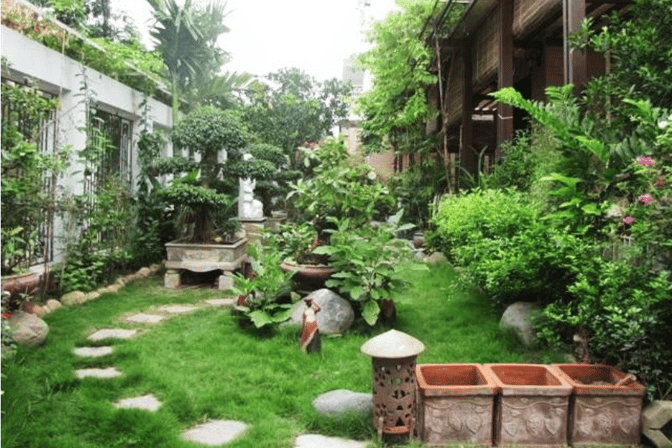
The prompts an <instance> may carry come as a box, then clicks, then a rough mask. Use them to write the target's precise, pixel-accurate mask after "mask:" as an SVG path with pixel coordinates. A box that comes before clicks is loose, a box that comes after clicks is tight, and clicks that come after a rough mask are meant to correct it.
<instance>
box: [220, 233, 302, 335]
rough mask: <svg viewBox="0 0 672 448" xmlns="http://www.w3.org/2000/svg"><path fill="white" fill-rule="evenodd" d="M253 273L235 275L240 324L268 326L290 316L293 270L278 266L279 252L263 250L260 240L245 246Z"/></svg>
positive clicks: (236, 309) (294, 297) (256, 326)
mask: <svg viewBox="0 0 672 448" xmlns="http://www.w3.org/2000/svg"><path fill="white" fill-rule="evenodd" d="M248 253H249V255H250V257H251V258H252V260H253V261H252V270H253V272H254V275H253V276H251V278H246V277H245V276H243V275H240V274H236V275H235V286H234V288H233V291H234V292H235V293H236V294H237V295H238V299H237V301H236V306H235V312H236V316H237V318H238V322H239V324H240V325H241V326H244V327H245V326H249V325H250V324H253V325H254V327H255V328H256V329H262V328H270V327H273V326H275V325H277V324H279V323H282V322H285V321H286V320H287V319H289V317H290V315H291V312H292V310H291V307H292V302H295V301H296V300H298V294H296V293H293V292H292V282H291V279H292V276H293V275H294V272H293V271H289V272H287V271H284V270H282V269H280V260H281V259H282V253H281V252H279V251H274V250H272V249H270V250H269V248H266V249H264V247H263V246H262V245H261V242H260V241H255V243H254V244H253V245H251V246H249V248H248Z"/></svg>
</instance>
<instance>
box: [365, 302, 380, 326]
mask: <svg viewBox="0 0 672 448" xmlns="http://www.w3.org/2000/svg"><path fill="white" fill-rule="evenodd" d="M379 314H380V307H379V306H378V302H376V301H375V300H369V301H368V302H366V303H365V304H364V307H363V309H362V317H363V318H364V320H365V321H366V323H367V324H369V325H371V326H374V325H375V324H376V322H377V321H378V315H379Z"/></svg>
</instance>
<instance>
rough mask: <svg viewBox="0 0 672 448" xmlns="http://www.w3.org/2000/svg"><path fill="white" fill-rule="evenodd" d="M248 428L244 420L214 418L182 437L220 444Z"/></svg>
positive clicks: (188, 431) (183, 434)
mask: <svg viewBox="0 0 672 448" xmlns="http://www.w3.org/2000/svg"><path fill="white" fill-rule="evenodd" d="M246 429H247V425H246V424H245V423H242V422H236V421H232V420H212V421H209V422H207V423H203V424H202V425H198V426H195V427H193V428H191V429H188V430H186V431H185V432H183V433H182V437H183V438H184V439H185V440H188V441H190V442H196V443H200V444H201V445H208V446H218V445H223V444H225V443H228V442H231V441H232V440H234V439H235V438H236V437H238V436H239V435H241V434H242V433H243V432H244V431H245V430H246Z"/></svg>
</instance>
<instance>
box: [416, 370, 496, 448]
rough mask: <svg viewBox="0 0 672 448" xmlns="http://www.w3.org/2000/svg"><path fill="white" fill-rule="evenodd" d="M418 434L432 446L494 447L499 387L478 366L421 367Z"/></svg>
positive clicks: (419, 375) (418, 372)
mask: <svg viewBox="0 0 672 448" xmlns="http://www.w3.org/2000/svg"><path fill="white" fill-rule="evenodd" d="M415 372H416V377H417V380H418V390H419V393H418V431H419V435H420V437H421V439H422V441H423V442H424V443H426V444H429V445H433V446H443V445H445V444H446V443H451V442H469V443H474V444H478V445H483V446H492V421H493V415H494V414H493V413H494V405H495V397H496V395H497V386H496V385H495V381H494V379H492V378H491V377H490V374H488V373H487V372H486V371H485V369H484V368H483V366H480V365H478V364H419V365H417V366H416V367H415Z"/></svg>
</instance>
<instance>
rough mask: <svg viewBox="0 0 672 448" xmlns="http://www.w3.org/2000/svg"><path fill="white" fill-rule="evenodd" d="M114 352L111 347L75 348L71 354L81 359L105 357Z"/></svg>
mask: <svg viewBox="0 0 672 448" xmlns="http://www.w3.org/2000/svg"><path fill="white" fill-rule="evenodd" d="M113 351H114V348H113V347H110V346H102V347H77V348H74V349H73V350H72V353H74V354H75V355H77V356H79V357H81V358H100V357H103V356H107V355H109V354H111V353H112V352H113Z"/></svg>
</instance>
